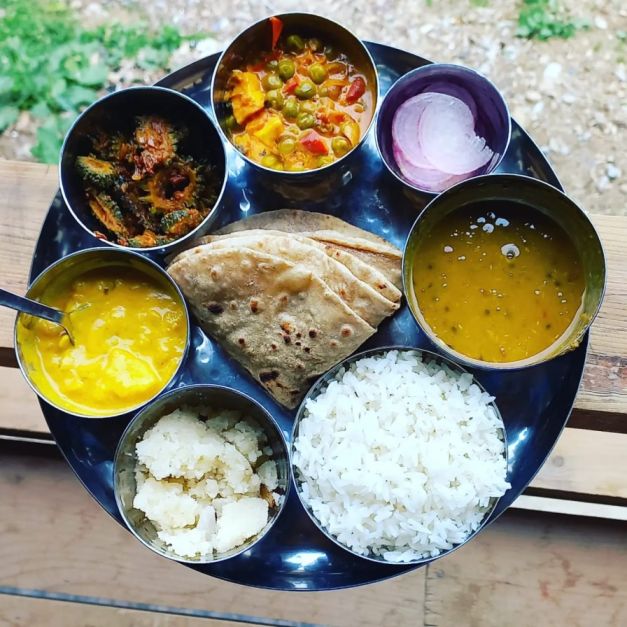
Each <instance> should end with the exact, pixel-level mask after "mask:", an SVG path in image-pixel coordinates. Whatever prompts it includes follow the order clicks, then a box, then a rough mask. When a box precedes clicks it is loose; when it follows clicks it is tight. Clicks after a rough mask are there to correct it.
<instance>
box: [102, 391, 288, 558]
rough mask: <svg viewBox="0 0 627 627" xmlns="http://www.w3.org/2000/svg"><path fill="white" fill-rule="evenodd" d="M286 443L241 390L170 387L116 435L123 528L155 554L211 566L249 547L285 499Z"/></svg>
mask: <svg viewBox="0 0 627 627" xmlns="http://www.w3.org/2000/svg"><path fill="white" fill-rule="evenodd" d="M289 487H290V468H289V458H288V450H287V444H286V442H285V438H284V436H283V433H282V432H281V429H280V428H279V427H278V425H277V424H276V422H275V421H274V419H273V418H272V416H270V414H269V413H268V412H267V411H266V410H265V409H264V408H263V407H262V406H261V405H260V404H259V403H257V402H256V401H254V400H253V399H252V398H250V397H249V396H246V395H245V394H242V393H241V392H238V391H237V390H234V389H232V388H228V387H223V386H218V385H190V386H185V387H181V388H177V389H175V390H172V391H170V392H168V393H167V394H164V395H163V396H160V397H159V398H158V399H157V400H156V401H154V402H153V403H151V404H150V405H147V406H146V407H145V408H144V409H143V410H142V411H140V412H139V413H138V414H137V415H136V416H135V418H133V420H132V421H131V422H130V423H129V425H128V427H127V428H126V430H125V431H124V433H123V434H122V437H121V439H120V442H119V444H118V447H117V450H116V454H115V460H114V492H115V498H116V502H117V505H118V508H119V510H120V513H121V515H122V518H123V519H124V521H125V523H126V525H127V526H128V528H129V529H130V530H131V532H132V533H133V534H134V535H135V537H137V538H138V539H139V540H140V541H141V542H142V543H143V544H144V545H146V546H147V547H148V548H150V549H152V550H153V551H155V552H156V553H158V554H159V555H162V556H164V557H168V558H170V559H174V560H177V561H179V562H184V563H188V564H210V563H214V562H218V561H222V560H225V559H228V558H231V557H235V556H236V555H239V554H240V553H243V552H244V551H247V550H249V549H251V547H252V546H253V545H254V544H256V543H257V542H258V541H259V540H261V538H263V537H264V536H265V534H266V533H268V531H269V530H270V529H271V527H272V526H273V525H274V523H275V522H276V520H277V519H278V517H279V516H280V514H281V512H282V510H283V506H284V505H285V502H286V501H287V496H288V492H289Z"/></svg>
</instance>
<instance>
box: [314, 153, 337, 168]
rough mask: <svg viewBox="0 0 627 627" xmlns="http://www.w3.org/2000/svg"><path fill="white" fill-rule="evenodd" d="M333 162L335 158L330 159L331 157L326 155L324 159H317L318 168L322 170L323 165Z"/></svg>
mask: <svg viewBox="0 0 627 627" xmlns="http://www.w3.org/2000/svg"><path fill="white" fill-rule="evenodd" d="M334 161H335V157H332V156H331V155H326V156H324V157H318V167H319V168H322V167H324V166H325V165H329V164H330V163H333V162H334Z"/></svg>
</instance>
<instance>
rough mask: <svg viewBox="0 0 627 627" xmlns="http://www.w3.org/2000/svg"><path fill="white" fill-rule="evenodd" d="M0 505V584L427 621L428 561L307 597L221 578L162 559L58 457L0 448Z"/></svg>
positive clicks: (177, 603)
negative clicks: (394, 575) (402, 572)
mask: <svg viewBox="0 0 627 627" xmlns="http://www.w3.org/2000/svg"><path fill="white" fill-rule="evenodd" d="M0 503H1V504H2V506H1V507H0V564H2V567H1V568H0V587H3V586H12V587H17V588H26V589H38V590H45V591H48V592H54V593H66V594H75V595H86V596H97V597H100V598H104V599H107V598H109V599H118V600H125V601H130V602H133V603H148V604H158V605H162V606H169V607H174V608H188V609H199V610H206V611H212V612H216V613H222V614H225V613H236V614H238V615H244V616H247V617H253V620H254V617H264V618H272V619H281V620H292V621H301V622H306V623H322V624H327V625H348V624H350V625H360V626H364V627H366V626H373V627H378V626H381V625H394V626H397V625H399V626H402V625H415V624H416V623H417V622H419V621H421V620H422V607H423V600H424V597H423V593H424V581H425V570H424V569H420V570H419V571H416V572H413V573H411V574H410V575H407V576H404V577H402V578H399V579H393V580H391V581H388V582H384V583H380V584H374V585H372V586H368V587H365V588H363V587H362V588H356V589H352V590H346V591H338V592H323V593H307V594H304V595H303V594H298V593H288V592H271V591H264V590H258V589H254V588H245V587H243V586H238V585H234V584H229V583H225V582H222V581H220V580H218V579H214V578H212V577H207V576H205V575H202V574H200V573H197V572H194V571H192V570H190V569H188V568H184V567H182V566H180V565H178V564H175V563H173V562H170V561H168V560H165V559H164V558H162V557H160V556H158V555H155V554H153V553H152V552H151V551H149V550H148V549H146V548H145V547H143V546H142V545H140V544H139V543H138V542H137V541H136V540H135V539H134V538H133V537H132V536H131V535H130V534H129V533H128V532H127V531H125V530H124V529H122V527H120V526H119V525H118V524H117V523H116V522H115V521H113V520H112V519H111V518H110V517H109V516H106V515H105V514H104V512H103V511H102V509H101V508H100V507H99V506H98V505H97V504H96V502H95V501H94V500H93V499H92V498H91V497H90V496H89V495H88V494H87V492H85V490H83V489H81V488H80V487H79V484H78V481H77V480H76V479H75V478H74V476H73V475H72V473H71V471H70V469H69V468H68V467H67V466H66V464H65V463H64V462H62V461H61V460H55V459H46V458H41V457H36V458H35V457H32V458H31V457H27V456H21V457H20V456H18V455H12V454H7V455H5V454H3V455H2V456H0ZM1 602H2V599H1V597H0V604H1ZM209 624H210V623H209Z"/></svg>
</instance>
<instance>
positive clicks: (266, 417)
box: [113, 385, 290, 564]
mask: <svg viewBox="0 0 627 627" xmlns="http://www.w3.org/2000/svg"><path fill="white" fill-rule="evenodd" d="M183 405H187V406H190V407H208V406H210V407H214V408H215V407H219V408H224V409H236V410H239V411H241V412H242V413H243V414H244V416H245V418H246V420H247V421H250V422H251V423H252V424H255V425H256V426H258V427H260V428H261V429H263V431H264V432H265V434H266V435H267V436H268V445H269V446H270V447H271V448H272V459H273V460H274V461H275V463H276V467H277V475H278V480H279V487H278V488H277V490H276V491H277V492H279V493H281V494H282V495H283V496H282V499H281V502H280V503H279V504H278V505H277V506H275V507H274V508H271V509H270V514H269V520H268V523H267V524H266V526H265V527H264V529H263V530H262V531H260V532H259V533H258V534H257V535H256V536H255V537H254V538H251V539H249V540H248V541H247V542H245V543H244V544H243V545H241V546H239V547H237V548H235V549H232V550H230V551H227V552H226V553H223V554H220V555H218V556H216V557H211V558H210V557H206V558H197V559H192V558H184V557H181V556H179V555H177V554H176V553H174V552H173V551H171V550H170V549H168V548H167V546H166V545H165V543H164V542H162V541H161V540H160V539H159V537H158V536H157V530H156V529H155V527H154V525H153V523H152V522H151V521H150V520H148V519H147V518H146V516H145V514H144V513H143V512H142V511H140V510H138V509H135V508H134V507H133V499H134V498H135V494H136V492H137V488H136V484H135V466H136V463H137V459H136V455H135V447H136V445H137V442H138V441H139V440H141V438H142V437H143V436H144V433H146V431H147V430H148V429H150V428H151V427H153V426H154V425H155V423H156V422H157V421H158V420H159V419H160V418H161V417H162V416H165V415H167V414H169V413H171V412H172V411H174V410H175V409H178V408H180V407H182V406H183ZM289 488H290V470H289V458H288V452H287V444H286V442H285V437H284V435H283V433H282V431H281V429H280V428H279V426H278V425H277V423H276V422H275V420H274V419H273V418H272V416H271V415H270V414H269V413H268V412H267V411H266V410H265V409H264V408H263V407H262V406H261V405H260V404H259V403H257V401H255V400H253V399H252V398H251V397H250V396H247V395H246V394H243V393H242V392H239V391H237V390H235V389H233V388H228V387H225V386H221V385H189V386H185V387H180V388H177V389H174V390H171V391H170V392H168V393H166V394H164V395H163V396H160V397H159V398H158V399H157V400H155V401H154V402H153V403H151V404H150V405H148V406H147V407H145V408H144V409H142V410H141V411H140V412H139V413H138V414H137V415H136V416H135V418H133V420H132V421H131V422H130V424H129V425H128V427H127V428H126V430H125V431H124V433H123V434H122V437H121V438H120V442H119V443H118V446H117V449H116V452H115V458H114V470H113V489H114V492H115V500H116V503H117V505H118V508H119V510H120V514H121V515H122V518H123V519H124V522H125V523H126V525H127V526H128V528H129V529H130V530H131V532H132V533H133V535H134V536H135V537H136V538H137V539H138V540H139V541H140V542H141V543H142V544H144V545H145V546H147V547H148V548H149V549H151V550H153V551H154V552H155V553H158V554H159V555H162V556H163V557H167V558H169V559H172V560H176V561H178V562H183V563H186V564H210V563H214V562H220V561H223V560H226V559H229V558H231V557H235V556H236V555H239V554H240V553H243V552H245V551H247V550H249V549H250V548H251V547H252V546H253V545H254V544H256V543H257V542H259V541H260V540H261V539H262V538H263V537H264V536H265V535H266V533H268V531H269V530H270V529H271V528H272V526H273V525H274V523H275V522H276V521H277V519H278V518H279V516H280V515H281V512H282V511H283V507H284V506H285V503H286V502H287V497H288V493H289Z"/></svg>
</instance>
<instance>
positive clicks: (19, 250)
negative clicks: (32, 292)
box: [0, 161, 627, 427]
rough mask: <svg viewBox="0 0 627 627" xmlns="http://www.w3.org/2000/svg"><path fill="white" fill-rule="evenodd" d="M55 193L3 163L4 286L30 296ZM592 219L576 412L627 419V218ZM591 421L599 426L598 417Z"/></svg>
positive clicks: (3, 330) (42, 169)
mask: <svg viewBox="0 0 627 627" xmlns="http://www.w3.org/2000/svg"><path fill="white" fill-rule="evenodd" d="M56 189H57V175H56V172H55V169H54V168H51V167H49V166H43V165H39V164H34V163H23V162H12V161H0V263H1V264H2V267H3V273H2V276H1V277H0V285H1V286H2V287H7V288H8V289H12V290H14V291H16V292H18V293H23V292H24V291H25V289H26V279H27V276H28V271H29V268H30V263H31V258H32V254H33V249H34V246H35V242H36V237H37V235H38V233H39V230H40V228H41V224H42V221H43V218H44V216H45V214H46V211H47V210H48V207H49V204H50V200H51V198H52V197H53V195H54V193H55V191H56ZM591 218H592V220H593V222H594V223H595V225H596V227H597V228H598V230H599V233H600V235H601V239H602V240H603V244H604V247H605V251H606V255H607V261H608V288H607V297H606V300H605V303H604V306H603V308H602V310H601V313H600V314H599V316H598V318H597V321H596V322H595V324H594V325H593V329H592V334H591V347H590V355H589V360H588V365H587V367H586V370H585V374H584V381H583V385H582V389H581V391H580V394H579V396H578V398H577V402H576V407H577V408H580V409H582V410H586V411H587V412H594V411H599V412H613V413H615V414H622V415H624V416H627V258H625V256H624V255H623V254H622V250H623V248H624V243H625V242H626V241H627V218H625V217H618V216H591ZM13 320H14V315H13V314H12V313H11V312H9V311H7V310H0V365H15V361H14V356H13V353H12V350H11V346H12V342H13V339H12V338H13ZM586 415H588V414H586ZM590 420H591V421H594V415H593V413H592V414H590ZM624 420H627V418H624ZM590 426H591V427H594V425H593V424H591V425H590Z"/></svg>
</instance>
